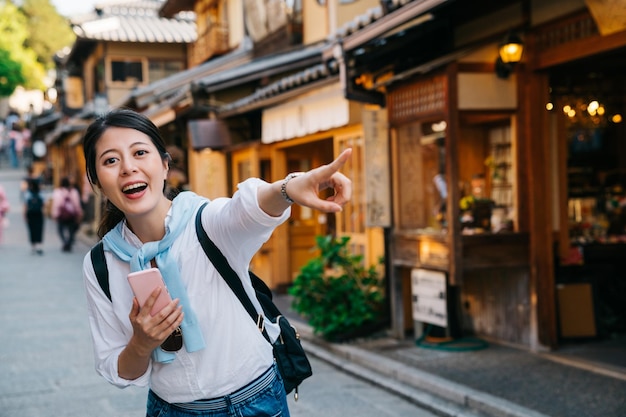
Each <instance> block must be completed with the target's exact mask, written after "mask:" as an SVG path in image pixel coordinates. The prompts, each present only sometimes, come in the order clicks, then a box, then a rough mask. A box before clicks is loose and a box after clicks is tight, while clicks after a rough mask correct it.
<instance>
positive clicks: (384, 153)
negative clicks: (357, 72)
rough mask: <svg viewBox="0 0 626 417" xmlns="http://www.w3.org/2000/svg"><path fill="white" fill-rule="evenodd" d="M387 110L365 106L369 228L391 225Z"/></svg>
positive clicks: (364, 124)
mask: <svg viewBox="0 0 626 417" xmlns="http://www.w3.org/2000/svg"><path fill="white" fill-rule="evenodd" d="M387 125H388V123H387V110H386V109H381V108H378V107H377V106H376V107H371V108H370V107H365V108H364V109H363V136H364V138H365V147H364V148H365V169H364V170H363V173H364V175H365V199H366V203H367V204H366V209H367V213H366V215H367V217H366V219H365V223H366V225H367V227H390V226H391V191H390V188H391V187H390V186H389V166H390V163H389V140H388V139H387V134H388V131H389V130H388V126H387Z"/></svg>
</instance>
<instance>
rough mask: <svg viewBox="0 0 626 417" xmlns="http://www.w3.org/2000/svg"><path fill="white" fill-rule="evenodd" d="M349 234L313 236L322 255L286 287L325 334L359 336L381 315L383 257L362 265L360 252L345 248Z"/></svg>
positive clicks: (302, 311) (337, 338) (297, 305)
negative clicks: (376, 262)
mask: <svg viewBox="0 0 626 417" xmlns="http://www.w3.org/2000/svg"><path fill="white" fill-rule="evenodd" d="M349 240H350V238H349V237H342V238H333V237H332V236H317V237H316V241H317V247H318V249H319V250H320V256H319V257H316V258H313V259H311V260H310V261H309V262H308V263H307V264H305V265H304V266H303V267H302V268H301V270H300V273H299V274H298V276H297V277H296V279H295V280H294V283H293V285H292V286H291V287H290V288H289V290H288V292H289V294H291V295H293V296H294V299H293V303H292V307H293V308H294V309H295V310H296V311H297V312H298V313H300V314H302V315H303V316H304V317H306V318H307V320H308V322H309V324H310V325H311V326H312V327H313V330H314V331H315V333H316V334H320V335H322V336H323V337H324V338H326V339H328V340H334V341H341V340H347V339H350V338H353V337H357V336H363V335H365V334H366V333H368V332H371V331H373V330H377V329H379V328H380V324H381V323H382V322H384V321H385V308H384V307H385V293H384V292H385V289H384V279H383V278H382V277H381V276H380V273H379V270H380V269H381V266H382V264H383V260H382V259H380V260H379V262H378V265H372V266H370V267H369V268H365V267H364V266H363V257H362V256H360V255H353V254H350V253H349V251H348V248H347V245H348V242H349Z"/></svg>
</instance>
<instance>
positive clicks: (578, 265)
mask: <svg viewBox="0 0 626 417" xmlns="http://www.w3.org/2000/svg"><path fill="white" fill-rule="evenodd" d="M624 52H625V51H624V50H620V51H617V52H613V53H611V54H605V55H601V56H593V57H591V58H589V59H585V60H579V61H575V62H572V63H568V64H566V65H563V66H560V67H558V68H553V69H552V70H551V71H550V91H551V103H549V104H548V106H547V109H548V110H549V111H551V113H552V115H553V118H552V121H553V122H554V125H555V129H556V132H557V133H556V137H557V141H556V145H555V146H556V154H558V155H559V157H558V160H559V163H557V164H556V166H558V168H557V171H558V174H557V176H558V178H559V186H558V188H559V190H560V200H561V201H560V202H559V207H560V210H559V216H558V217H559V218H560V220H559V224H560V229H561V230H560V238H559V242H558V246H557V250H556V251H555V253H556V254H557V255H558V256H557V259H556V261H555V265H556V285H557V288H556V296H557V300H556V301H557V302H556V305H557V309H558V310H557V318H558V328H559V339H560V342H561V345H562V346H567V345H568V344H570V343H571V342H578V343H580V342H589V341H594V342H604V343H607V344H608V343H609V342H610V344H615V343H616V342H615V341H616V340H618V341H621V342H619V343H621V345H620V346H622V348H623V349H619V352H620V354H621V357H622V358H623V359H622V362H623V363H620V364H618V365H620V366H626V354H624V353H625V352H626V303H624V300H625V299H626V263H624V261H623V260H624V258H626V140H625V138H626V124H625V121H624V120H623V118H624V117H626V80H625V79H624V76H623V74H624V73H626V59H625V58H624ZM610 356H611V355H609V354H608V353H605V357H606V358H607V359H609V358H610Z"/></svg>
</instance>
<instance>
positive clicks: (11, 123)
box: [5, 110, 22, 168]
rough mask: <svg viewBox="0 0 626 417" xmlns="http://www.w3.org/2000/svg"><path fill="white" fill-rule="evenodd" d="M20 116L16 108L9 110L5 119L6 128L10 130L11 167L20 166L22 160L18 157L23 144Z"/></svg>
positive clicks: (8, 135)
mask: <svg viewBox="0 0 626 417" xmlns="http://www.w3.org/2000/svg"><path fill="white" fill-rule="evenodd" d="M19 122H20V117H19V115H18V113H17V112H16V111H14V110H12V111H11V112H9V115H8V116H7V118H6V120H5V124H6V129H7V130H8V132H9V133H8V134H7V137H8V141H9V145H8V151H9V162H10V163H11V167H13V168H18V167H19V165H20V161H19V159H18V149H19V148H20V146H21V142H22V133H21V129H20V126H19Z"/></svg>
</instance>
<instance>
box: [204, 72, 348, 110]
mask: <svg viewBox="0 0 626 417" xmlns="http://www.w3.org/2000/svg"><path fill="white" fill-rule="evenodd" d="M338 79H339V74H338V70H337V67H336V66H331V67H330V68H329V67H328V66H326V65H325V64H319V65H315V66H313V67H311V68H307V69H305V70H303V71H300V72H298V73H295V74H292V75H289V76H287V77H284V78H281V79H280V80H278V81H276V82H273V83H272V84H270V85H268V86H266V87H264V88H261V89H259V90H257V91H255V92H254V93H253V94H251V95H249V96H246V97H243V98H241V99H239V100H237V101H235V102H232V103H229V104H227V105H225V106H222V107H220V108H218V109H217V111H216V113H217V114H218V115H219V116H220V117H222V118H224V117H230V116H233V115H236V114H241V113H245V112H249V111H252V110H256V109H259V108H262V107H267V106H271V105H275V104H278V103H281V102H284V101H287V100H289V99H291V98H293V97H297V96H300V95H302V94H305V93H308V92H310V91H312V90H316V89H320V88H323V87H325V86H327V85H329V84H334V83H336V82H337V80H338Z"/></svg>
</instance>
